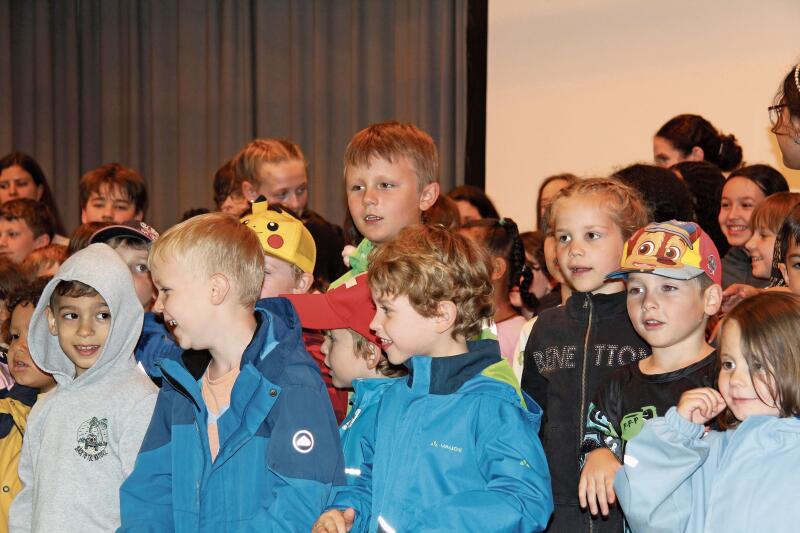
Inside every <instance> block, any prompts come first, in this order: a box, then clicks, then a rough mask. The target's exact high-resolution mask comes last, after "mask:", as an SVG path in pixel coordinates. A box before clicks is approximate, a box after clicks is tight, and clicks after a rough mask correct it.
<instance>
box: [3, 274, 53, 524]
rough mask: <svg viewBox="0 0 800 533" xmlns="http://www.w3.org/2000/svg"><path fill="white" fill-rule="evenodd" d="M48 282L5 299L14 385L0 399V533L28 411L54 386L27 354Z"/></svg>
mask: <svg viewBox="0 0 800 533" xmlns="http://www.w3.org/2000/svg"><path fill="white" fill-rule="evenodd" d="M47 282H48V280H44V279H38V280H35V281H33V282H32V283H31V284H30V285H29V286H27V287H25V288H24V289H23V288H21V289H19V291H18V292H15V293H12V294H11V295H10V296H9V298H8V309H9V310H10V311H11V321H10V324H9V335H10V337H11V345H10V346H9V348H8V365H9V369H10V371H11V375H12V376H13V378H14V381H15V382H16V383H15V384H14V385H13V386H12V387H11V388H10V390H9V391H8V393H7V394H6V395H5V396H4V397H3V398H1V399H0V484H1V485H2V486H3V491H2V493H0V531H2V532H5V531H8V510H9V507H10V506H11V502H12V500H13V499H14V496H16V495H17V493H18V492H19V490H20V489H21V488H22V486H21V483H20V481H19V475H18V474H17V470H18V467H19V456H20V452H21V450H22V438H23V436H24V434H25V426H26V425H27V424H26V421H27V418H28V414H29V413H30V410H31V407H32V406H33V404H34V403H35V402H36V397H37V395H38V394H45V393H47V392H48V391H50V389H52V388H53V387H54V386H55V384H56V382H55V380H54V379H53V376H51V375H50V374H45V373H44V372H42V371H41V370H40V369H39V367H37V366H36V365H35V364H34V363H33V360H32V359H31V354H30V352H29V351H28V326H29V325H30V321H31V315H33V308H34V307H36V303H37V302H38V301H39V297H40V296H41V294H42V290H43V289H44V286H45V285H46V284H47Z"/></svg>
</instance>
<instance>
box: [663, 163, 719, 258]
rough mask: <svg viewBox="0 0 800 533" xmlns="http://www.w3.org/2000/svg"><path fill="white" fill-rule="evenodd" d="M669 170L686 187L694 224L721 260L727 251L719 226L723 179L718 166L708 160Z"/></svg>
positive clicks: (674, 166)
mask: <svg viewBox="0 0 800 533" xmlns="http://www.w3.org/2000/svg"><path fill="white" fill-rule="evenodd" d="M671 170H672V171H673V172H675V173H676V174H677V175H678V177H679V178H681V179H682V180H683V181H685V182H686V185H687V186H688V187H689V192H691V193H692V204H693V205H694V213H695V216H696V218H697V223H698V224H700V227H701V228H703V231H705V232H706V233H708V236H709V237H711V240H712V241H714V245H716V247H717V250H718V251H719V255H720V257H723V256H724V255H725V254H726V253H727V252H728V249H729V248H730V245H729V244H728V239H726V238H725V235H724V234H723V233H722V230H721V229H720V227H719V205H720V199H721V197H722V187H723V185H725V176H724V175H723V174H722V171H721V170H720V169H719V167H718V166H717V165H715V164H713V163H708V162H707V161H682V162H680V163H678V164H676V165H673V166H672V167H671Z"/></svg>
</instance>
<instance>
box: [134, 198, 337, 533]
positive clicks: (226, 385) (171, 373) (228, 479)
mask: <svg viewBox="0 0 800 533" xmlns="http://www.w3.org/2000/svg"><path fill="white" fill-rule="evenodd" d="M149 265H150V269H151V272H152V277H153V283H154V284H155V286H156V289H157V290H158V298H157V299H156V303H155V305H154V310H155V311H156V312H158V313H162V314H163V315H164V321H165V322H166V323H167V324H168V325H169V326H170V327H171V329H172V332H173V335H174V336H175V338H176V339H177V341H178V343H179V344H180V347H181V348H182V349H183V350H184V352H183V354H182V355H181V356H180V357H178V358H175V359H173V358H164V359H162V360H161V362H160V363H159V366H160V370H161V374H162V376H163V386H162V389H161V391H160V392H159V399H158V406H157V408H156V411H155V413H154V414H153V419H152V422H151V424H150V428H149V429H148V432H147V436H146V437H145V440H144V443H143V444H142V449H141V452H140V454H139V457H138V459H137V461H136V468H135V469H134V471H133V473H132V474H131V475H130V477H128V479H127V480H126V481H125V483H124V484H123V486H122V488H121V490H120V494H121V500H122V531H191V532H197V531H213V532H217V531H220V532H221V531H239V530H241V529H242V527H243V526H244V525H245V524H246V527H247V528H248V529H251V530H254V531H255V530H259V531H306V530H308V529H309V528H310V526H311V523H312V522H313V520H314V518H315V517H316V516H317V515H318V513H319V512H320V510H321V509H322V505H323V504H324V502H325V500H326V498H327V497H328V493H329V491H330V488H331V485H332V484H334V483H339V482H343V479H342V474H341V470H342V466H341V465H342V455H341V450H340V448H339V441H338V435H337V433H336V424H335V421H334V419H333V412H332V411H331V409H330V404H329V402H328V399H327V398H326V396H325V388H324V386H323V384H322V380H321V379H320V375H319V369H318V368H317V367H316V366H315V365H314V362H313V361H312V360H311V359H310V358H309V357H308V355H307V354H306V352H305V349H304V348H303V344H302V337H301V333H300V324H299V321H298V320H297V315H296V314H295V313H294V311H293V309H292V307H291V304H289V302H288V301H286V300H283V299H279V298H275V299H272V300H274V301H273V302H268V303H269V308H262V307H259V308H255V307H254V306H255V303H256V300H257V299H258V296H259V292H260V291H261V286H262V282H263V279H264V261H263V250H262V248H261V245H260V244H259V240H258V238H257V236H256V234H255V233H254V232H253V231H251V230H250V229H248V228H247V227H246V226H245V225H244V224H241V223H240V222H239V221H238V220H236V219H235V218H233V217H231V216H229V215H225V214H223V213H209V214H205V215H200V216H197V217H194V218H191V219H189V220H187V221H185V222H182V223H180V224H178V225H177V226H174V227H172V228H170V229H169V230H168V231H166V232H165V233H164V234H163V235H161V236H160V237H159V239H158V240H157V241H156V242H155V243H154V244H153V247H152V249H151V251H150V257H149Z"/></svg>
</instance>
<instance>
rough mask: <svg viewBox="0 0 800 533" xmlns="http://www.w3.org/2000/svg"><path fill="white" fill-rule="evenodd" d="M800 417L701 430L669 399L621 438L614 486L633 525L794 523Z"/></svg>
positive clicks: (691, 530) (780, 527)
mask: <svg viewBox="0 0 800 533" xmlns="http://www.w3.org/2000/svg"><path fill="white" fill-rule="evenodd" d="M798 472H800V420H797V419H796V418H778V417H775V416H750V417H748V418H747V419H745V420H744V421H743V422H742V423H741V424H739V426H738V427H737V428H735V429H730V430H728V431H710V432H708V433H704V428H703V426H702V425H700V424H694V423H692V422H690V421H688V420H686V419H684V418H683V417H682V416H681V415H679V414H678V412H677V410H676V409H675V408H674V407H673V408H671V409H670V410H669V411H667V413H666V415H665V416H664V417H657V418H654V419H652V420H648V421H647V422H646V423H645V425H644V429H642V431H641V432H640V433H639V434H638V435H637V436H636V438H635V439H633V440H631V441H630V442H629V443H628V447H627V449H626V451H625V464H624V466H623V467H622V468H620V469H619V471H618V472H617V477H616V478H615V480H614V489H615V490H616V493H617V498H618V499H619V502H620V504H621V506H622V509H623V511H624V512H625V518H626V519H627V521H628V524H629V526H630V528H631V530H632V531H634V532H640V531H641V532H645V531H646V532H648V533H650V532H656V533H657V532H664V533H667V532H669V533H675V532H686V533H695V532H697V533H700V532H725V533H734V532H752V531H797V530H798V524H800V507H798V505H797V473H798Z"/></svg>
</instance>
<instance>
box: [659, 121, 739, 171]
mask: <svg viewBox="0 0 800 533" xmlns="http://www.w3.org/2000/svg"><path fill="white" fill-rule="evenodd" d="M653 159H654V160H655V162H656V165H658V166H660V167H671V166H672V165H674V164H675V163H680V162H681V161H708V162H710V163H714V164H715V165H717V166H718V167H719V168H720V169H722V170H724V171H730V170H733V169H734V168H736V167H738V166H739V165H740V164H741V163H742V147H741V146H739V143H738V142H736V137H734V136H733V135H723V134H722V133H720V132H719V131H717V128H715V127H714V126H713V125H712V124H711V123H710V122H709V121H708V120H706V119H704V118H703V117H701V116H699V115H678V116H676V117H673V118H671V119H669V120H668V121H667V123H666V124H664V125H663V126H661V128H659V130H658V131H657V132H656V134H655V136H654V137H653Z"/></svg>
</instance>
